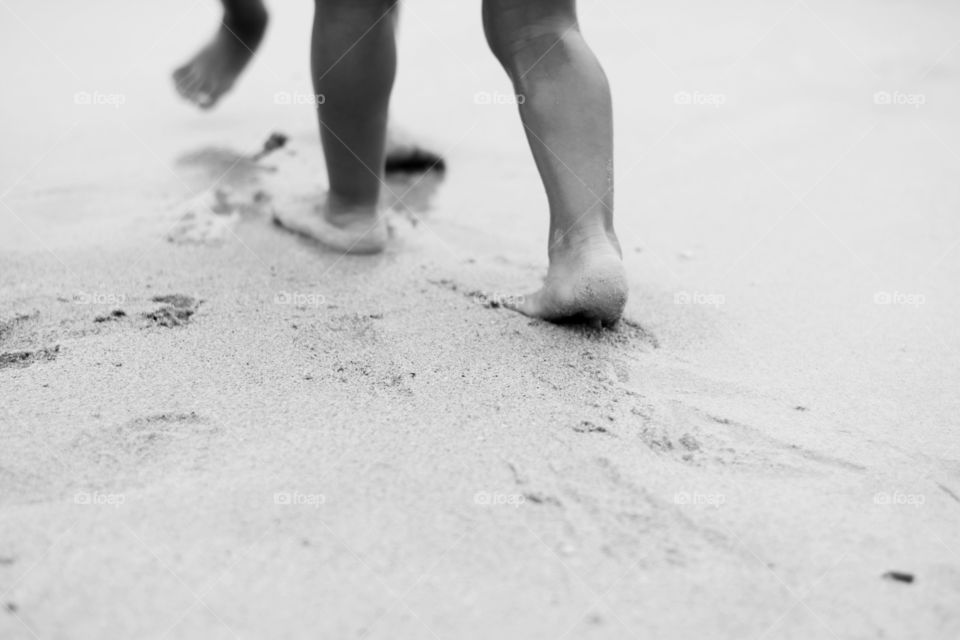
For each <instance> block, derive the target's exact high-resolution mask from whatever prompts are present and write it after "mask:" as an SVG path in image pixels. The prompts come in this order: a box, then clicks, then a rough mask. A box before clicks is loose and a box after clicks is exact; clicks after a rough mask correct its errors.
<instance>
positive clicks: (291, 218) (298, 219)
mask: <svg viewBox="0 0 960 640" xmlns="http://www.w3.org/2000/svg"><path fill="white" fill-rule="evenodd" d="M273 221H274V223H275V224H276V225H278V226H280V227H283V228H284V229H287V230H288V231H292V232H294V233H296V234H298V235H301V236H304V237H306V238H310V239H311V240H315V241H316V242H318V243H319V244H321V245H323V246H325V247H327V248H330V249H335V250H337V251H340V252H343V253H350V254H371V253H380V252H381V251H383V250H384V248H386V246H387V238H388V235H389V234H388V231H387V222H386V218H385V216H384V214H383V212H382V211H380V209H379V207H376V206H356V205H352V206H351V205H345V204H341V203H338V202H337V201H336V199H335V198H334V197H333V196H328V197H327V200H326V201H325V202H323V203H321V204H319V205H318V204H310V203H298V204H293V205H288V206H281V207H280V208H276V209H274V211H273Z"/></svg>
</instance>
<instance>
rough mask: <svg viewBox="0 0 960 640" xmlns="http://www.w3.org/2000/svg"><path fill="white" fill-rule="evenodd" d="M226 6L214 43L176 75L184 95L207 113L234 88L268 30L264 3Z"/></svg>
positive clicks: (229, 1) (250, 0) (228, 2)
mask: <svg viewBox="0 0 960 640" xmlns="http://www.w3.org/2000/svg"><path fill="white" fill-rule="evenodd" d="M222 2H223V20H222V21H221V23H220V28H219V29H217V33H216V34H215V35H214V36H213V39H212V40H211V41H210V42H209V43H208V44H207V45H206V46H205V47H204V48H203V49H201V50H200V51H199V52H197V54H196V55H195V56H194V57H193V58H192V59H191V60H190V61H189V62H187V63H186V64H185V65H183V66H182V67H180V68H179V69H177V70H176V71H174V72H173V80H174V83H175V84H176V86H177V91H179V92H180V95H182V96H183V97H184V98H186V99H187V100H189V101H191V102H193V103H194V104H196V105H197V106H199V107H201V108H203V109H209V108H210V107H212V106H213V105H215V104H216V103H217V100H219V99H220V96H222V95H223V94H225V93H226V92H227V91H229V90H230V88H231V87H233V83H234V82H235V81H236V79H237V77H238V76H239V75H240V73H241V72H242V71H243V69H244V67H246V66H247V63H248V62H250V59H251V58H252V57H253V53H254V52H255V51H256V50H257V47H258V46H260V41H261V40H262V39H263V33H264V31H266V29H267V10H266V8H264V6H263V1H262V0H222Z"/></svg>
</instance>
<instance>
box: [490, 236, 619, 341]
mask: <svg viewBox="0 0 960 640" xmlns="http://www.w3.org/2000/svg"><path fill="white" fill-rule="evenodd" d="M551 254H552V255H551V257H550V268H549V269H548V270H547V277H546V280H545V281H544V285H543V288H542V289H540V290H539V291H537V292H535V293H532V294H530V295H526V296H522V297H518V298H514V299H513V300H511V301H509V302H507V303H506V306H508V307H510V308H511V309H514V310H516V311H519V312H520V313H523V314H526V315H528V316H533V317H535V318H542V319H544V320H549V321H551V322H586V323H590V324H599V325H603V326H610V325H613V324H615V323H616V322H617V321H618V320H619V319H620V316H621V315H622V314H623V308H624V306H625V305H626V304H627V275H626V271H625V270H624V268H623V262H622V261H621V258H620V250H619V247H618V246H617V245H616V243H615V242H612V241H610V240H608V239H607V238H603V237H601V238H598V239H594V240H589V241H585V242H581V243H570V244H568V245H564V246H563V247H559V246H558V247H557V248H555V249H554V250H553V251H552V252H551Z"/></svg>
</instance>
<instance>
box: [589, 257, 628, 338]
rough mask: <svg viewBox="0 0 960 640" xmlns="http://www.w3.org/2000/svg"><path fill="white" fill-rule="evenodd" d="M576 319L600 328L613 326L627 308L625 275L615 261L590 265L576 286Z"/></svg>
mask: <svg viewBox="0 0 960 640" xmlns="http://www.w3.org/2000/svg"><path fill="white" fill-rule="evenodd" d="M576 291H577V292H576V299H577V303H576V306H577V307H578V309H577V311H578V313H579V315H581V316H583V317H584V318H585V319H587V320H591V321H599V322H600V323H601V324H603V325H606V326H609V325H614V324H616V323H617V321H619V320H620V317H621V316H622V315H623V310H624V308H625V307H626V306H627V296H628V292H629V289H628V286H627V273H626V270H625V269H624V268H623V264H622V263H621V262H620V260H619V259H611V260H608V261H604V263H603V264H595V265H593V266H592V267H591V268H590V269H589V270H588V271H587V272H586V273H584V274H583V275H582V276H581V278H580V281H579V282H578V283H577V286H576Z"/></svg>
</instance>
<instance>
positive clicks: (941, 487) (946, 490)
mask: <svg viewBox="0 0 960 640" xmlns="http://www.w3.org/2000/svg"><path fill="white" fill-rule="evenodd" d="M937 486H938V487H940V490H941V491H943V492H944V493H945V494H947V495H948V496H950V497H951V498H953V499H954V500H956V501H957V502H960V496H958V495H957V494H956V493H954V492H953V491H951V490H950V488H949V487H945V486H943V485H942V484H940V483H939V482H938V483H937Z"/></svg>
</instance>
